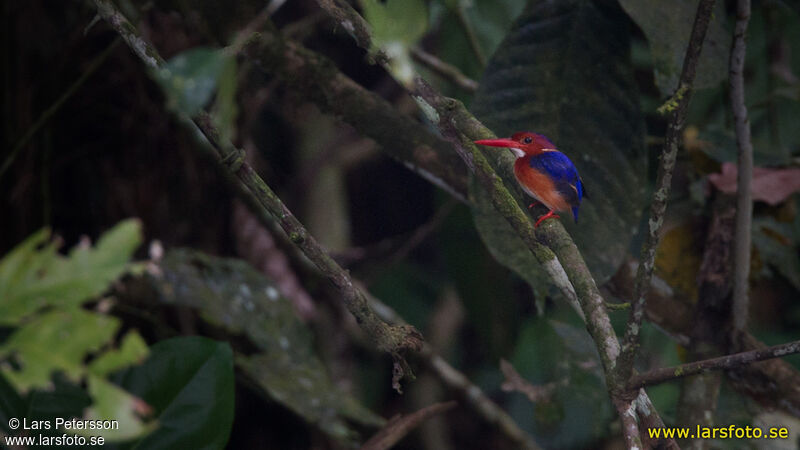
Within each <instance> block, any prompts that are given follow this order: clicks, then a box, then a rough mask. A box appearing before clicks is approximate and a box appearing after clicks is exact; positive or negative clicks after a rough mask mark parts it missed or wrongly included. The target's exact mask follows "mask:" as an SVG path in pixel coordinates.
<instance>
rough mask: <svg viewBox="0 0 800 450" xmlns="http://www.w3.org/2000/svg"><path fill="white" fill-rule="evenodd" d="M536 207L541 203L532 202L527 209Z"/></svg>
mask: <svg viewBox="0 0 800 450" xmlns="http://www.w3.org/2000/svg"><path fill="white" fill-rule="evenodd" d="M536 205H541V203H539V202H533V203H531V204H530V205H528V209H531V208H533V207H534V206H536Z"/></svg>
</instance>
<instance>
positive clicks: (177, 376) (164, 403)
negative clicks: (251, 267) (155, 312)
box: [114, 336, 234, 450]
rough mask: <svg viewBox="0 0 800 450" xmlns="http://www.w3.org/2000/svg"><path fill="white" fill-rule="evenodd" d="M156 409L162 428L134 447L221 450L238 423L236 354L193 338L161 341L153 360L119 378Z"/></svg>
mask: <svg viewBox="0 0 800 450" xmlns="http://www.w3.org/2000/svg"><path fill="white" fill-rule="evenodd" d="M114 379H115V381H116V382H117V384H119V385H120V386H122V387H123V388H125V390H127V391H128V392H131V393H132V394H133V395H136V396H137V397H140V398H141V399H143V400H144V401H145V402H147V403H148V404H149V405H150V406H152V407H153V409H154V413H155V415H156V416H157V417H158V425H159V426H158V428H157V429H156V430H155V431H154V432H153V433H152V434H149V435H147V436H146V437H144V438H143V439H142V440H141V441H139V442H138V443H137V444H136V446H135V447H134V448H139V449H173V448H192V449H198V450H212V449H221V448H224V447H225V444H226V443H227V442H228V436H229V434H230V431H231V425H232V423H233V387H234V380H233V352H232V351H231V348H230V346H229V345H228V344H226V343H222V342H216V341H213V340H211V339H207V338H203V337H198V336H193V337H180V338H174V339H169V340H166V341H162V342H159V343H158V344H156V345H154V346H152V347H151V348H150V357H149V358H148V359H147V360H146V361H145V362H144V363H143V364H142V365H140V366H136V367H131V368H129V369H127V370H125V371H123V372H120V373H118V374H117V375H116V376H115V377H114Z"/></svg>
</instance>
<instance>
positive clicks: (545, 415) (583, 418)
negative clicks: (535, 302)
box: [509, 319, 614, 448]
mask: <svg viewBox="0 0 800 450" xmlns="http://www.w3.org/2000/svg"><path fill="white" fill-rule="evenodd" d="M511 362H512V364H513V366H514V367H515V368H516V369H517V371H518V372H519V374H520V375H522V377H523V378H525V379H526V380H527V381H528V382H529V383H531V384H533V385H545V386H549V387H550V389H553V390H552V394H551V395H550V396H549V397H546V398H544V399H542V400H541V401H539V402H537V403H535V404H533V405H532V404H531V402H530V400H529V399H528V398H527V397H525V396H524V395H522V394H514V395H513V396H512V398H511V402H510V406H509V410H510V412H511V414H512V416H513V417H514V418H515V419H516V421H517V423H519V424H521V425H522V426H523V427H524V428H527V429H528V431H529V432H531V433H532V434H533V435H534V436H535V437H536V438H537V439H536V440H537V442H539V443H540V444H541V445H542V446H543V447H545V448H581V447H586V446H587V445H590V444H591V443H592V442H597V439H599V438H602V437H603V436H605V435H606V433H607V432H608V424H609V422H611V420H612V419H613V418H614V417H613V414H612V410H611V407H610V406H611V405H610V402H609V401H608V393H607V392H606V390H605V382H604V379H603V375H602V368H601V366H600V364H601V363H600V358H599V356H598V354H597V352H596V351H595V346H594V345H593V344H592V340H591V338H590V337H589V335H588V334H587V333H586V330H583V329H579V328H576V327H573V326H571V325H568V324H565V323H561V322H557V321H552V320H550V321H548V320H544V319H535V320H530V321H528V323H527V324H526V325H525V326H524V328H523V330H522V333H521V334H520V337H519V340H518V341H517V346H516V348H515V349H514V353H513V356H512V358H511Z"/></svg>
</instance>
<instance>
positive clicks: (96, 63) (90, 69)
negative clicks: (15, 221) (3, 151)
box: [0, 38, 120, 178]
mask: <svg viewBox="0 0 800 450" xmlns="http://www.w3.org/2000/svg"><path fill="white" fill-rule="evenodd" d="M119 43H120V39H119V38H116V39H114V41H113V42H112V43H111V44H109V46H108V47H106V49H105V50H103V52H102V53H100V54H99V55H97V56H95V58H94V59H93V60H92V61H91V62H90V63H89V65H88V66H87V67H86V70H85V71H84V72H83V73H82V74H81V76H80V77H78V79H77V80H75V81H74V82H73V83H72V84H71V85H70V86H69V87H68V88H67V89H66V90H65V91H64V93H63V94H61V96H60V97H58V99H57V100H56V101H55V102H53V104H52V105H50V106H49V107H48V108H47V109H45V110H44V111H43V112H42V114H41V115H40V116H39V118H38V119H36V122H34V124H33V125H31V127H30V128H28V131H26V132H25V134H24V135H23V136H22V137H21V138H20V140H19V141H17V143H16V144H14V147H13V148H12V149H11V153H9V155H8V156H7V157H6V159H5V161H3V166H2V167H0V178H3V174H4V173H5V172H6V170H8V168H9V167H11V164H12V163H13V162H14V160H15V159H16V158H17V155H18V154H19V152H20V150H22V149H23V148H24V147H25V145H26V144H27V143H28V141H30V140H31V138H32V137H33V136H35V135H36V133H37V132H38V131H39V130H40V129H41V128H42V127H43V126H44V124H46V123H47V121H48V120H50V118H51V117H53V115H54V114H55V113H57V112H58V110H59V109H61V106H63V105H64V103H66V102H67V100H69V99H70V97H72V96H73V95H74V94H75V92H77V91H78V89H79V88H80V87H81V86H83V83H85V82H86V80H88V79H89V77H90V76H92V74H93V73H95V71H97V69H98V68H99V67H100V66H101V65H102V64H103V62H105V60H106V59H107V58H108V56H109V55H110V54H111V52H112V51H113V50H114V49H115V48H116V47H117V44H119Z"/></svg>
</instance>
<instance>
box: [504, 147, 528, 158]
mask: <svg viewBox="0 0 800 450" xmlns="http://www.w3.org/2000/svg"><path fill="white" fill-rule="evenodd" d="M508 149H509V150H511V151H512V152H514V155H515V156H516V157H517V158H522V157H523V156H525V152H523V151H522V150H520V149H518V148H514V147H509V148H508Z"/></svg>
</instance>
